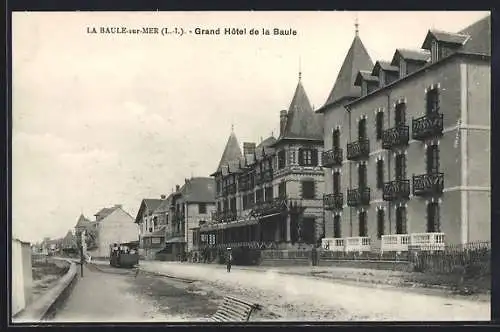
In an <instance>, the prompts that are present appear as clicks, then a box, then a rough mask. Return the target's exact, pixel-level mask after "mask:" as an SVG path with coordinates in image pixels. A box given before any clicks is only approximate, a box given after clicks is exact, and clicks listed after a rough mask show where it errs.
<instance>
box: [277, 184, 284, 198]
mask: <svg viewBox="0 0 500 332" xmlns="http://www.w3.org/2000/svg"><path fill="white" fill-rule="evenodd" d="M278 196H279V197H285V196H286V182H284V181H283V182H281V183H280V184H279V185H278Z"/></svg>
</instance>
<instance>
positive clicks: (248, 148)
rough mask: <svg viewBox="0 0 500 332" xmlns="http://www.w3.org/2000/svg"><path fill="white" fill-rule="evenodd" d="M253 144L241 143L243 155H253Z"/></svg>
mask: <svg viewBox="0 0 500 332" xmlns="http://www.w3.org/2000/svg"><path fill="white" fill-rule="evenodd" d="M255 146H256V144H255V143H251V142H244V143H243V155H245V156H246V155H247V154H253V153H254V152H255Z"/></svg>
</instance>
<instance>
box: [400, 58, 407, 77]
mask: <svg viewBox="0 0 500 332" xmlns="http://www.w3.org/2000/svg"><path fill="white" fill-rule="evenodd" d="M406 70H407V69H406V61H405V60H404V59H403V58H401V59H399V78H403V77H405V76H406Z"/></svg>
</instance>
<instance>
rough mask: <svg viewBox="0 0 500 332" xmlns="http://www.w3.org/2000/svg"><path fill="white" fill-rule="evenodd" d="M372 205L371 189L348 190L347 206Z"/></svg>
mask: <svg viewBox="0 0 500 332" xmlns="http://www.w3.org/2000/svg"><path fill="white" fill-rule="evenodd" d="M369 204H370V188H368V187H364V188H356V189H348V190H347V205H348V206H362V205H369Z"/></svg>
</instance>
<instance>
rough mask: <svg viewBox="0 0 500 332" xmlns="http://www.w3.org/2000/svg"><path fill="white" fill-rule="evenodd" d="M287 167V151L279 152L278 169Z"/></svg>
mask: <svg viewBox="0 0 500 332" xmlns="http://www.w3.org/2000/svg"><path fill="white" fill-rule="evenodd" d="M285 166H286V151H285V150H281V151H280V152H278V168H280V169H281V168H284V167H285Z"/></svg>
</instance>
